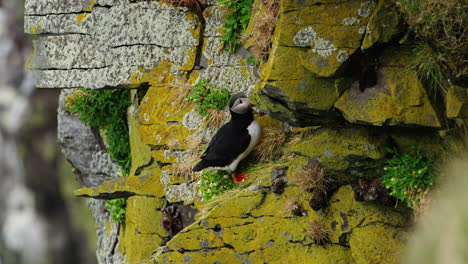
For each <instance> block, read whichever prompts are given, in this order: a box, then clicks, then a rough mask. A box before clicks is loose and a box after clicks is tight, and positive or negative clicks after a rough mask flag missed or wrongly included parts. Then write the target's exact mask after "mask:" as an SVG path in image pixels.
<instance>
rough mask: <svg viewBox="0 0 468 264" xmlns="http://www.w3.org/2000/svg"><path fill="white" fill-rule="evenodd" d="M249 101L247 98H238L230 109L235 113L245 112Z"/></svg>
mask: <svg viewBox="0 0 468 264" xmlns="http://www.w3.org/2000/svg"><path fill="white" fill-rule="evenodd" d="M249 105H250V101H249V99H247V98H238V99H237V100H236V101H235V102H234V105H233V106H232V107H231V111H233V112H234V113H236V114H240V115H242V114H245V113H247V111H249V107H250V106H249Z"/></svg>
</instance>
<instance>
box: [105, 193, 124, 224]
mask: <svg viewBox="0 0 468 264" xmlns="http://www.w3.org/2000/svg"><path fill="white" fill-rule="evenodd" d="M106 209H107V211H109V213H110V215H111V217H112V220H114V221H115V222H117V223H119V224H121V225H124V224H125V213H126V209H127V199H125V198H118V199H113V200H108V201H106Z"/></svg>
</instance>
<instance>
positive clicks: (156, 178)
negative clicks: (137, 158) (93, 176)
mask: <svg viewBox="0 0 468 264" xmlns="http://www.w3.org/2000/svg"><path fill="white" fill-rule="evenodd" d="M145 172H146V173H145V175H140V176H130V177H127V178H118V179H115V180H110V181H106V182H104V183H103V184H101V185H99V186H98V187H91V188H83V189H78V190H76V191H75V195H76V196H81V197H94V198H104V199H114V198H120V197H127V196H130V195H145V196H154V197H163V196H164V195H165V192H164V189H163V186H162V184H161V182H160V175H161V170H160V169H159V167H158V166H157V164H154V165H152V166H151V167H149V168H148V169H147V170H146V171H145Z"/></svg>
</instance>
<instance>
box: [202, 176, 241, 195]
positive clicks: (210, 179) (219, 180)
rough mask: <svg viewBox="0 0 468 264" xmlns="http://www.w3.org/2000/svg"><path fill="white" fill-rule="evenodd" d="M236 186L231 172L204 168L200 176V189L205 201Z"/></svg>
mask: <svg viewBox="0 0 468 264" xmlns="http://www.w3.org/2000/svg"><path fill="white" fill-rule="evenodd" d="M234 188H236V184H235V183H234V182H233V181H232V179H231V176H230V175H229V172H227V171H213V170H204V171H203V174H202V175H201V178H200V191H201V194H202V197H203V199H204V200H205V201H209V200H211V199H212V198H213V197H215V196H217V195H220V194H222V193H224V192H225V191H228V190H232V189H234Z"/></svg>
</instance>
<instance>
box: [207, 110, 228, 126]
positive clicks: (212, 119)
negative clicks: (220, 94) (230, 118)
mask: <svg viewBox="0 0 468 264" xmlns="http://www.w3.org/2000/svg"><path fill="white" fill-rule="evenodd" d="M225 119H226V115H225V113H224V111H223V110H219V109H210V110H208V117H207V118H206V123H207V126H208V127H211V128H219V127H221V126H222V125H223V124H224V120H225Z"/></svg>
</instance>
